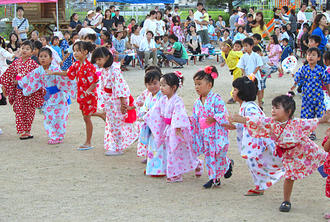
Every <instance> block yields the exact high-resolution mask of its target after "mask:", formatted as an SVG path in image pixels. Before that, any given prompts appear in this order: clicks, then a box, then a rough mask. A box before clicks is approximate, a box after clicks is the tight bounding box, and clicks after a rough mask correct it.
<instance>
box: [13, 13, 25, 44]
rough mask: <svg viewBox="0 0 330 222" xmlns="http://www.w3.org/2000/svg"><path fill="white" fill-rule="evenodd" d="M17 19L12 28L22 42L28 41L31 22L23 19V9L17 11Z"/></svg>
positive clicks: (14, 20)
mask: <svg viewBox="0 0 330 222" xmlns="http://www.w3.org/2000/svg"><path fill="white" fill-rule="evenodd" d="M16 13H17V17H15V18H14V19H13V22H12V27H13V28H14V32H15V33H16V34H17V35H18V38H19V40H20V41H21V42H24V41H25V40H27V33H28V31H29V21H28V20H27V18H23V15H24V9H23V7H17V9H16Z"/></svg>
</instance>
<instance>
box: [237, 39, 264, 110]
mask: <svg viewBox="0 0 330 222" xmlns="http://www.w3.org/2000/svg"><path fill="white" fill-rule="evenodd" d="M253 45H254V41H253V39H252V38H246V39H244V40H243V46H244V51H245V53H244V55H243V56H242V57H241V59H240V60H239V62H238V64H237V67H238V68H240V69H241V70H242V74H243V76H248V75H250V74H254V75H255V76H256V79H257V80H258V89H259V91H258V104H259V106H260V107H262V97H261V96H262V95H261V92H260V90H261V85H260V80H261V74H260V71H259V70H260V68H261V66H262V65H263V62H262V58H261V56H260V55H258V54H257V53H255V52H253V51H252V48H253Z"/></svg>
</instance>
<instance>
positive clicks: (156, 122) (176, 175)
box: [144, 71, 198, 183]
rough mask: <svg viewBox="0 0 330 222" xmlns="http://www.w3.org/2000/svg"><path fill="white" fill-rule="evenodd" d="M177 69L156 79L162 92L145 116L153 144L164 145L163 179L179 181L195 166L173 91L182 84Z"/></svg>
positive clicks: (181, 106)
mask: <svg viewBox="0 0 330 222" xmlns="http://www.w3.org/2000/svg"><path fill="white" fill-rule="evenodd" d="M182 81H183V76H182V74H181V73H180V72H178V71H176V72H175V73H167V74H165V75H163V76H162V78H161V79H160V90H161V92H162V94H163V95H164V96H163V97H162V98H160V99H159V101H158V102H157V103H156V104H155V105H154V106H153V108H152V109H151V110H150V111H149V112H148V113H147V114H146V115H145V117H144V121H145V122H146V124H147V125H148V127H149V128H150V131H151V133H152V135H153V136H154V139H155V142H156V144H157V146H160V145H164V147H165V149H166V152H167V154H166V155H167V163H166V164H167V165H166V167H167V168H166V176H167V182H170V183H173V182H182V174H184V173H187V172H189V171H192V170H195V169H196V168H197V165H198V160H197V158H196V155H195V153H194V151H193V149H192V148H191V142H192V136H191V133H190V128H191V125H190V123H189V118H188V116H187V113H186V111H185V108H184V104H183V101H182V99H181V98H180V97H179V96H178V95H177V94H176V91H177V90H178V88H179V87H180V86H182Z"/></svg>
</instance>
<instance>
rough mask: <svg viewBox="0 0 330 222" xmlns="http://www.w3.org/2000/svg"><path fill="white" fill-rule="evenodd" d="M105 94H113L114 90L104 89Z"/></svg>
mask: <svg viewBox="0 0 330 222" xmlns="http://www.w3.org/2000/svg"><path fill="white" fill-rule="evenodd" d="M104 92H106V93H109V94H112V89H109V88H105V87H104Z"/></svg>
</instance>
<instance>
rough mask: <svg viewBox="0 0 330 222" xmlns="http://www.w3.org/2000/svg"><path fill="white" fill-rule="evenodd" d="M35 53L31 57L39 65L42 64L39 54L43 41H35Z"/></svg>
mask: <svg viewBox="0 0 330 222" xmlns="http://www.w3.org/2000/svg"><path fill="white" fill-rule="evenodd" d="M33 47H34V49H33V53H32V57H31V59H32V60H34V61H35V62H36V63H38V65H40V63H39V60H38V55H39V51H40V49H41V48H42V43H41V42H40V41H38V40H36V41H34V42H33Z"/></svg>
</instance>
